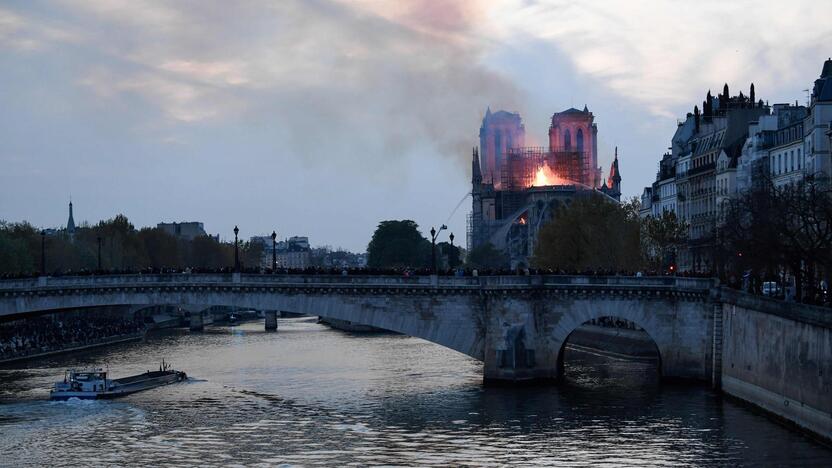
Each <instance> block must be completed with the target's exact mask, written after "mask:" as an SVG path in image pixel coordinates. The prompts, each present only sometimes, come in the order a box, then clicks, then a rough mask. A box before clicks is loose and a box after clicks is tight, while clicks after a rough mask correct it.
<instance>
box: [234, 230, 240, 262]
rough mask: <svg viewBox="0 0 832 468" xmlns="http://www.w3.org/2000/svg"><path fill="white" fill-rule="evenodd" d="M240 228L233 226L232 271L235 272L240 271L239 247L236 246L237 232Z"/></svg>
mask: <svg viewBox="0 0 832 468" xmlns="http://www.w3.org/2000/svg"><path fill="white" fill-rule="evenodd" d="M239 232H240V228H238V227H237V226H234V271H235V272H236V273H239V272H240V249H239V247H238V244H239V242H238V240H237V234H239Z"/></svg>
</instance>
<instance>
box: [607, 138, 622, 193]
mask: <svg viewBox="0 0 832 468" xmlns="http://www.w3.org/2000/svg"><path fill="white" fill-rule="evenodd" d="M607 187H608V188H609V189H610V190H612V191H613V192H614V193H615V194H617V195H620V194H621V173H620V172H619V171H618V147H617V146H616V147H615V158H614V159H613V160H612V164H611V165H610V177H609V179H607Z"/></svg>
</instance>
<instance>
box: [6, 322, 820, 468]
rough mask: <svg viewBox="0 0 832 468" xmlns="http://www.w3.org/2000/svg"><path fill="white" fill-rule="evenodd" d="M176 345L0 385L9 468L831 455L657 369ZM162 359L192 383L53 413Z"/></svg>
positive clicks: (303, 334)
mask: <svg viewBox="0 0 832 468" xmlns="http://www.w3.org/2000/svg"><path fill="white" fill-rule="evenodd" d="M262 327H263V324H262V323H246V324H243V325H241V326H239V327H234V328H233V329H229V328H221V327H215V328H208V329H207V331H206V332H205V333H202V334H190V333H188V332H187V331H175V332H170V333H164V334H159V335H155V336H153V337H152V338H151V339H150V340H149V341H148V342H146V343H131V344H124V345H119V346H117V347H115V348H111V349H106V350H98V351H94V352H86V353H80V354H74V355H65V356H60V357H52V358H48V359H42V360H39V361H31V362H29V363H27V364H28V366H29V367H30V368H27V367H25V366H18V367H17V368H16V369H11V370H5V371H0V375H2V377H3V379H4V380H5V381H10V382H11V383H10V385H9V386H6V387H4V388H3V389H2V390H0V401H2V403H0V433H2V437H0V453H3V454H4V458H3V460H2V463H0V464H8V465H21V464H27V463H28V464H37V465H60V464H66V462H67V460H66V458H65V456H66V454H67V453H72V454H73V457H75V459H76V460H84V461H85V464H90V465H92V464H115V465H132V464H150V465H160V464H173V465H196V464H198V465H227V464H242V465H256V464H281V463H286V464H290V465H316V464H317V465H326V466H333V465H334V466H342V465H348V464H350V463H353V464H358V465H370V464H388V465H420V466H425V465H440V466H447V465H466V464H467V465H472V466H505V465H521V466H528V465H531V464H542V465H556V464H557V465H570V464H572V465H587V464H602V465H603V464H606V465H610V466H612V465H614V466H627V465H630V466H646V465H674V466H679V465H696V466H703V465H705V466H708V465H711V466H715V465H720V466H721V465H725V464H738V463H746V464H749V465H755V464H762V463H767V464H779V465H789V464H791V465H800V466H803V465H806V464H810V463H815V464H826V465H829V464H830V463H832V451H830V450H828V449H826V448H823V447H821V446H818V445H816V444H814V443H812V442H811V441H809V440H807V439H805V438H804V437H803V436H801V435H799V434H796V433H793V432H790V431H788V430H785V429H784V428H781V427H780V426H777V425H775V424H773V423H771V422H769V421H768V420H767V419H765V418H763V417H761V416H759V415H756V414H753V413H751V412H749V411H748V410H746V409H744V408H741V407H738V406H736V405H734V404H732V403H729V402H725V401H723V400H722V399H720V398H719V397H718V396H717V395H715V394H713V393H711V392H710V391H709V390H708V389H707V388H706V387H688V386H674V385H666V384H659V382H658V381H657V380H656V379H655V372H653V371H652V370H651V369H650V368H649V366H650V365H652V364H650V363H621V362H617V361H610V360H609V359H606V358H604V357H602V356H596V355H593V354H590V353H583V352H580V351H574V350H570V351H568V353H569V354H568V355H567V356H566V357H565V362H566V365H567V366H568V367H567V371H566V376H567V381H566V382H565V383H564V384H563V385H559V386H557V387H539V388H521V389H508V388H484V387H482V385H481V365H480V364H479V363H478V362H476V361H474V360H471V359H469V358H467V357H465V356H462V355H460V354H458V353H455V352H453V351H450V350H447V349H444V348H441V347H438V346H435V345H432V344H429V343H426V342H423V341H421V340H417V339H413V338H408V337H403V336H396V335H382V336H366V337H362V336H351V335H348V334H344V333H341V332H337V331H333V330H329V329H327V328H324V327H322V326H320V325H317V324H315V323H313V322H311V321H308V320H303V319H291V320H282V321H281V323H280V330H279V332H278V333H265V332H263V331H261V330H262ZM162 357H164V358H165V359H167V360H168V361H170V362H172V363H174V365H175V366H176V367H178V368H182V369H183V370H185V371H187V372H188V374H189V376H191V377H192V378H191V380H190V381H189V382H187V383H185V384H181V385H172V386H168V387H164V388H160V389H156V390H152V391H148V392H143V393H138V394H135V395H132V396H129V397H127V398H124V399H121V400H117V401H113V402H92V403H89V404H87V403H82V404H77V403H76V404H73V403H72V402H70V403H50V402H48V401H44V398H46V397H47V396H48V386H49V384H50V382H51V381H52V380H54V379H56V378H59V377H60V376H61V375H62V372H63V369H64V368H66V367H71V366H80V365H91V364H97V363H101V362H109V364H110V367H111V369H112V370H113V371H114V372H115V373H116V374H117V375H123V374H128V373H131V372H140V371H142V370H144V369H145V368H146V367H147V366H153V365H154V364H155V363H156V362H157V361H158V360H159V359H161V358H162Z"/></svg>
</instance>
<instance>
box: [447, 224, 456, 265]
mask: <svg viewBox="0 0 832 468" xmlns="http://www.w3.org/2000/svg"><path fill="white" fill-rule="evenodd" d="M448 239H450V240H451V255H452V257H450V258H449V259H448V266H449V267H451V268H453V267H454V265H451V259H452V258H454V256H455V255H456V250H454V233H451V235H450V236H448Z"/></svg>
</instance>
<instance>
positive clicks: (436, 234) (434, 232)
mask: <svg viewBox="0 0 832 468" xmlns="http://www.w3.org/2000/svg"><path fill="white" fill-rule="evenodd" d="M445 229H448V226H445V225H444V224H443V225H442V226H439V230H438V231H437V230H436V229H434V228H430V253H431V258H432V260H433V262H432V265H433V266H432V269H431V272H432V273H433V274H434V275H435V274H436V238H437V237H439V233H440V232H442V231H443V230H445Z"/></svg>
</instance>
